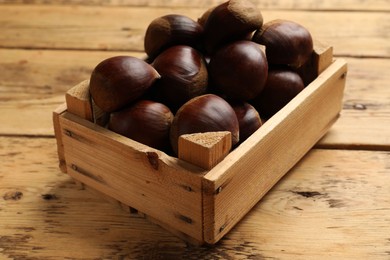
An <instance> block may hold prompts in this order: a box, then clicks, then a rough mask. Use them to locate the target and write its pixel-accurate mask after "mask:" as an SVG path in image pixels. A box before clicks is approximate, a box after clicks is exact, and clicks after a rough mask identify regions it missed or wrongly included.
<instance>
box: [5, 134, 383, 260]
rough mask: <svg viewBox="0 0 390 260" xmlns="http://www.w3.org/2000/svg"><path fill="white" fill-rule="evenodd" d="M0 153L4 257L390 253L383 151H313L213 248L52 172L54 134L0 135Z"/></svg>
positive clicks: (254, 256)
mask: <svg viewBox="0 0 390 260" xmlns="http://www.w3.org/2000/svg"><path fill="white" fill-rule="evenodd" d="M38 150H39V151H40V152H39V153H38V152H37V151H38ZM0 158H1V160H0V166H1V167H0V180H1V181H0V195H1V196H0V211H1V214H0V230H1V233H0V249H1V250H0V258H2V259H4V258H5V259H7V257H8V258H11V259H42V260H46V259H50V260H51V259H63V258H65V257H68V258H73V259H86V260H89V259H91V260H92V259H118V258H121V259H134V258H136V259H139V258H141V259H250V258H252V259H267V258H275V259H337V258H340V259H341V258H342V259H388V257H389V255H390V236H389V234H390V217H389V216H390V207H389V205H390V200H389V198H390V164H389V162H390V153H388V152H371V151H345V150H312V151H311V152H310V153H309V154H308V155H307V156H306V157H305V158H304V160H302V161H301V162H300V163H299V164H298V165H297V166H296V167H294V168H293V170H292V171H291V172H290V173H289V174H288V175H287V176H285V177H284V178H283V179H282V181H281V182H279V183H278V184H277V185H276V186H275V187H274V188H273V189H272V190H271V192H270V193H268V194H267V195H266V196H265V197H264V198H263V200H262V201H260V203H258V204H257V205H256V206H255V207H254V208H253V209H252V211H251V212H250V213H249V214H248V215H247V216H246V217H245V218H244V219H243V220H242V221H241V222H240V223H239V224H238V225H237V226H236V227H235V228H234V229H233V230H232V231H231V232H230V233H229V234H228V235H227V236H226V237H225V238H223V239H222V240H221V241H220V242H219V243H218V244H217V245H216V246H213V247H199V248H194V247H191V246H187V245H186V244H185V243H183V242H182V241H181V240H179V239H177V238H176V237H175V236H172V235H171V234H170V233H169V232H167V231H164V230H163V229H161V228H160V227H158V226H156V225H154V224H151V223H150V222H149V221H147V220H145V219H144V218H142V217H140V216H139V215H138V214H129V213H128V212H125V211H123V210H122V209H120V207H119V206H116V205H113V204H110V203H107V202H105V201H104V200H102V199H100V198H99V197H96V196H95V195H94V194H93V193H90V192H88V191H85V190H82V189H80V187H79V186H77V185H76V184H74V183H73V182H72V181H71V180H70V178H69V177H68V176H67V175H66V174H63V173H61V172H60V170H59V169H58V167H57V154H56V145H55V140H54V138H11V137H0ZM3 158H6V159H7V160H3ZM356 158H359V160H356ZM26 176H28V177H26ZM64 245H66V249H65V248H64Z"/></svg>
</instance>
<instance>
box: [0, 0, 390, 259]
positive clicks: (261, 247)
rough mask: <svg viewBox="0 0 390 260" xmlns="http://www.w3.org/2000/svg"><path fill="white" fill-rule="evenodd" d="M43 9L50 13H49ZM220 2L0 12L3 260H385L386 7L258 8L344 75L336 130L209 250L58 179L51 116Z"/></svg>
mask: <svg viewBox="0 0 390 260" xmlns="http://www.w3.org/2000/svg"><path fill="white" fill-rule="evenodd" d="M47 2H50V3H47ZM217 2H221V1H217V0H213V1H190V0H184V1H178V0H150V1H146V0H143V1H141V0H133V1H132V0H123V1H114V0H106V1H103V0H91V1H80V0H67V1H64V0H55V1H42V0H30V1H23V0H15V1H7V0H0V32H1V33H0V195H1V196H0V259H177V258H179V259H180V258H182V259H268V258H270V259H390V152H389V151H390V88H389V84H390V83H389V82H390V73H389V70H390V59H389V58H390V2H389V1H387V0H372V1H359V0H348V1H336V0H326V1H317V0H306V1H293V0H281V1H273V0H257V1H256V3H257V4H258V6H259V7H260V8H261V10H262V12H263V16H264V18H265V20H266V21H267V20H271V19H275V18H285V19H290V20H294V21H297V22H299V23H301V24H303V25H305V26H306V27H307V28H308V29H309V30H310V31H311V32H312V34H313V36H314V37H315V38H317V39H319V40H320V41H325V42H328V43H329V44H330V45H332V46H334V53H335V56H337V57H343V58H345V59H346V60H347V62H348V66H349V70H348V76H347V86H346V91H345V97H344V106H343V110H342V113H341V117H340V119H339V120H338V121H337V123H336V124H335V125H334V126H333V127H332V128H331V130H330V132H329V133H328V134H327V135H326V136H325V137H324V138H323V139H322V140H321V141H320V142H319V143H318V144H317V145H316V146H315V147H314V148H313V149H312V150H311V151H310V152H309V153H308V154H307V155H306V156H305V157H304V158H303V159H302V160H301V161H300V162H299V163H298V165H296V167H294V168H293V169H292V170H291V171H290V172H289V173H288V174H287V175H286V176H285V177H284V178H283V179H282V180H281V181H280V182H279V183H278V184H277V185H276V186H275V187H274V188H273V189H272V190H271V191H270V192H269V193H268V194H267V195H266V196H265V197H264V198H263V199H262V200H261V201H260V203H258V204H257V205H256V206H255V207H254V208H253V210H252V211H251V212H250V213H249V214H248V215H247V216H246V217H245V218H244V219H243V220H242V221H241V222H240V223H239V224H238V225H237V226H236V227H235V228H234V229H233V230H232V231H231V232H230V233H229V234H228V235H227V236H226V237H225V238H223V239H222V240H221V241H220V242H219V243H218V244H217V245H215V246H203V247H194V246H189V245H187V244H186V243H184V242H182V241H181V240H180V239H178V238H177V237H175V236H173V235H171V234H170V233H169V232H167V231H165V230H164V229H162V228H161V227H159V226H157V225H155V224H152V223H150V222H149V221H147V220H146V219H144V218H142V217H141V216H139V215H137V214H128V213H127V212H125V211H123V210H121V209H120V208H119V207H118V205H113V204H111V203H107V202H106V201H104V200H102V199H101V198H100V197H98V196H96V195H95V194H93V193H90V192H89V191H87V190H83V189H81V188H80V187H79V186H77V185H76V184H75V183H74V182H73V181H72V180H71V179H70V178H69V176H67V175H66V174H63V173H61V171H60V170H59V168H58V160H57V154H56V141H55V138H54V135H53V126H52V118H51V114H52V111H53V110H54V109H55V108H56V107H57V106H58V105H60V104H61V103H63V102H64V93H65V92H66V90H67V89H69V88H70V87H72V86H73V85H75V84H76V83H78V82H80V81H82V80H84V79H87V78H89V75H90V73H91V70H92V69H93V68H94V66H95V65H96V64H97V63H98V62H99V61H101V60H102V59H104V58H107V57H110V56H114V55H117V54H129V55H134V56H137V57H142V56H143V44H142V42H143V35H144V32H145V29H146V27H147V25H148V24H149V22H150V21H151V20H152V19H154V18H156V17H158V16H161V15H164V14H168V13H181V14H184V15H187V16H190V17H192V18H194V19H196V18H197V17H199V16H200V15H201V14H202V13H203V11H204V10H206V9H207V8H208V7H209V6H211V5H213V4H215V3H217Z"/></svg>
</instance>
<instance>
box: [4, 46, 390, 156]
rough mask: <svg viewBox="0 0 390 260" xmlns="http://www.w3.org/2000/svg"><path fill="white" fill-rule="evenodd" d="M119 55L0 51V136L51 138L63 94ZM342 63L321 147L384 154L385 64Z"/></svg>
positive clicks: (388, 100) (388, 107)
mask: <svg viewBox="0 0 390 260" xmlns="http://www.w3.org/2000/svg"><path fill="white" fill-rule="evenodd" d="M124 53H126V52H103V51H88V52H84V51H56V50H45V51H42V50H17V49H15V50H9V49H0V57H1V59H0V69H1V77H0V93H1V95H0V111H1V113H0V122H2V123H1V124H0V134H6V135H15V134H16V135H46V136H52V135H53V124H52V121H51V112H52V111H53V110H54V109H55V108H56V107H58V106H59V105H60V104H62V103H63V102H64V101H65V97H64V96H65V92H66V91H67V90H68V89H70V88H71V87H73V86H75V85H76V84H77V83H79V82H81V81H83V80H85V79H88V78H89V77H90V73H91V71H92V69H93V68H94V67H95V66H96V64H97V63H98V62H100V61H101V60H102V59H104V58H108V57H111V56H115V55H119V54H124ZM129 55H133V56H137V57H142V56H143V54H142V53H139V52H130V53H129ZM346 59H347V62H348V76H347V83H346V89H345V94H344V109H343V111H342V114H341V117H340V118H339V120H338V121H337V122H336V124H335V125H334V126H333V127H332V129H331V132H330V133H329V134H328V135H326V137H325V138H324V139H323V140H322V141H321V145H331V146H332V147H334V146H338V147H351V146H352V145H354V144H360V147H362V148H364V147H366V148H367V147H371V148H372V147H379V146H382V147H383V148H381V149H385V147H389V146H390V131H386V129H390V89H389V88H388V87H387V86H388V82H390V74H389V73H388V68H389V67H390V60H389V59H372V58H364V59H360V58H351V57H349V58H346ZM76 61H77V62H76ZM357 125H360V126H364V127H357Z"/></svg>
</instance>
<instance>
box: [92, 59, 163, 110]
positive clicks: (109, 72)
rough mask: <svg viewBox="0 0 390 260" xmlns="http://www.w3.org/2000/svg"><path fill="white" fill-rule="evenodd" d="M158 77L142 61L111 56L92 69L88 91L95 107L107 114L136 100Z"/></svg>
mask: <svg viewBox="0 0 390 260" xmlns="http://www.w3.org/2000/svg"><path fill="white" fill-rule="evenodd" d="M158 78H160V75H159V74H158V72H157V71H156V70H155V69H154V68H153V67H152V66H151V65H149V64H148V63H146V62H145V61H143V60H141V59H138V58H135V57H131V56H115V57H111V58H108V59H106V60H103V61H102V62H100V63H99V64H98V65H97V66H96V67H95V69H94V70H93V72H92V74H91V79H90V83H89V89H90V93H91V96H92V98H93V100H94V101H95V103H96V105H97V106H98V107H100V108H101V109H102V110H103V111H105V112H108V113H109V112H113V111H116V110H119V109H121V108H123V107H125V106H127V105H129V104H130V103H131V102H133V101H135V100H136V99H138V98H140V97H141V96H142V95H143V94H144V93H145V92H146V91H147V90H148V89H149V88H150V87H151V86H152V84H153V83H154V82H155V81H156V80H157V79H158Z"/></svg>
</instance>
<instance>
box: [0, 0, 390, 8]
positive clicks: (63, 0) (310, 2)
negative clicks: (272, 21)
mask: <svg viewBox="0 0 390 260" xmlns="http://www.w3.org/2000/svg"><path fill="white" fill-rule="evenodd" d="M223 2H225V0H198V1H193V0H88V1H85V0H53V1H50V0H0V4H53V5H107V6H148V7H171V8H175V7H186V8H189V7H192V8H193V7H203V8H207V7H210V6H213V5H217V4H219V3H223ZM252 2H253V3H255V4H256V5H257V6H258V7H259V8H262V9H293V10H297V9H305V10H370V11H388V10H390V5H389V2H388V1H386V0H370V1H361V0H346V1H342V2H340V1H338V0H328V1H317V0H306V1H295V0H281V1H274V0H252Z"/></svg>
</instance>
